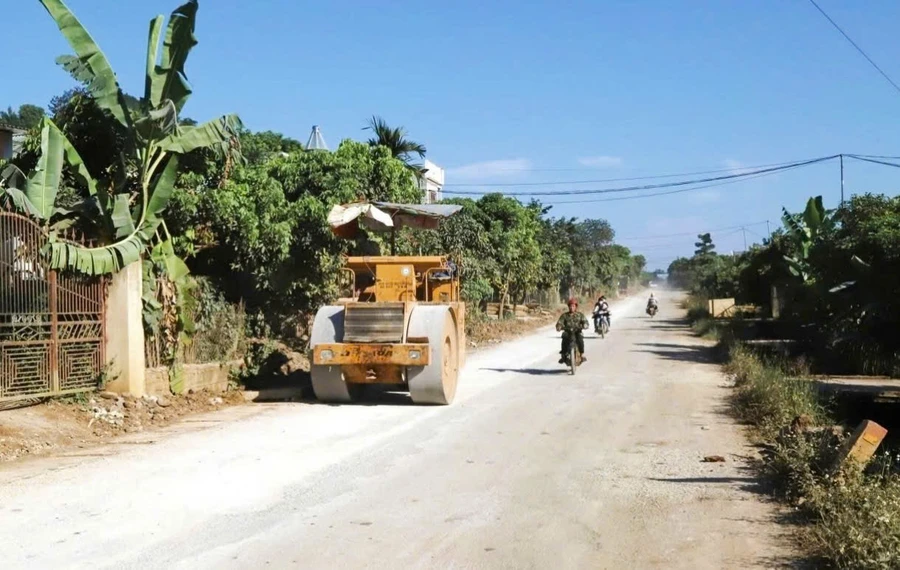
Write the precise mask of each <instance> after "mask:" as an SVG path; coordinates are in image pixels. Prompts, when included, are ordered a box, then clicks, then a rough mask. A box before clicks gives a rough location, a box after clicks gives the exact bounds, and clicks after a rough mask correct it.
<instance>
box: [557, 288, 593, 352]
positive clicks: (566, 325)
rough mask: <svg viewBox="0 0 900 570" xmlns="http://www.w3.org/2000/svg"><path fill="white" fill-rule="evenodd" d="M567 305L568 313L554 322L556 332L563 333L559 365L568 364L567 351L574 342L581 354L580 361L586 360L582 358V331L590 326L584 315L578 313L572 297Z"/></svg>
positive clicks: (576, 304) (575, 302)
mask: <svg viewBox="0 0 900 570" xmlns="http://www.w3.org/2000/svg"><path fill="white" fill-rule="evenodd" d="M567 305H568V306H569V311H568V312H567V313H563V314H562V315H560V317H559V320H558V321H556V330H558V331H562V333H563V334H562V350H561V351H560V355H561V356H560V359H559V363H560V364H568V363H569V351H570V350H571V348H572V342H575V345H576V346H577V347H578V351H579V352H581V361H582V362H584V361H586V360H587V358H585V356H584V334H583V333H582V331H583V330H585V329H587V328H589V327H590V324H589V323H588V321H587V317H585V316H584V313H581V312H580V311H578V301H577V300H576V299H575V298H574V297H573V298H571V299H569V301H568V303H567Z"/></svg>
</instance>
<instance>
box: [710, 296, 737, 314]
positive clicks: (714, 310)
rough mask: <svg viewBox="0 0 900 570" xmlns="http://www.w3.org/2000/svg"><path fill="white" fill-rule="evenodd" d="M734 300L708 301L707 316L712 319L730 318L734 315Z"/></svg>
mask: <svg viewBox="0 0 900 570" xmlns="http://www.w3.org/2000/svg"><path fill="white" fill-rule="evenodd" d="M734 306H735V303H734V299H710V300H709V314H710V315H712V316H713V317H730V316H731V315H732V314H733V313H734Z"/></svg>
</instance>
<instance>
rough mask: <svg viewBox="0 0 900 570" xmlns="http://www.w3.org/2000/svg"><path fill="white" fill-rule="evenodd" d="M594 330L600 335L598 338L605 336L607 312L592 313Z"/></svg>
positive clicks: (606, 331)
mask: <svg viewBox="0 0 900 570" xmlns="http://www.w3.org/2000/svg"><path fill="white" fill-rule="evenodd" d="M594 332H595V333H597V334H599V335H600V338H606V333H608V332H609V313H595V314H594Z"/></svg>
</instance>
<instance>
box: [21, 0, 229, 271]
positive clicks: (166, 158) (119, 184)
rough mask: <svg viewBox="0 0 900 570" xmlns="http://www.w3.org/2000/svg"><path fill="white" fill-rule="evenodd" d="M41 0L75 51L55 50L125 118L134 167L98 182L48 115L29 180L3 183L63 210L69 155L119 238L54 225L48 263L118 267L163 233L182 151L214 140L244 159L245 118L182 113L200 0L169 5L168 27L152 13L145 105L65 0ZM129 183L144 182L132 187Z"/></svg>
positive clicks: (35, 203) (28, 202) (31, 200)
mask: <svg viewBox="0 0 900 570" xmlns="http://www.w3.org/2000/svg"><path fill="white" fill-rule="evenodd" d="M40 2H41V4H43V6H44V7H45V8H46V9H47V12H48V13H49V14H50V16H51V17H52V18H53V19H54V21H55V22H56V24H57V25H58V27H59V29H60V32H62V35H63V36H64V37H65V38H66V40H67V41H68V42H69V45H70V46H71V48H72V50H73V51H74V52H75V55H65V56H62V57H60V58H58V59H57V62H58V63H59V64H60V65H61V66H62V67H63V68H64V69H66V70H67V71H68V72H69V73H71V74H72V76H73V77H75V79H76V80H78V81H80V82H82V83H84V84H85V85H86V87H87V90H88V92H89V93H90V94H91V96H92V97H93V98H94V100H95V101H96V102H97V104H98V105H99V106H100V107H101V108H102V109H104V110H106V111H108V112H109V113H111V115H112V116H113V117H115V119H116V120H117V121H118V122H119V123H121V124H122V125H123V126H124V127H125V129H126V131H127V133H128V145H127V154H128V156H123V157H122V162H123V164H125V163H128V164H134V165H135V166H136V167H135V168H132V169H127V168H123V169H122V172H124V173H126V174H125V175H124V176H120V177H119V180H117V181H109V183H104V184H99V183H98V179H97V178H95V177H94V176H92V174H91V173H89V172H88V171H87V168H86V167H85V166H84V163H83V161H82V160H81V158H80V157H79V156H78V153H77V151H75V149H74V147H73V146H72V145H71V144H70V143H69V141H68V140H67V139H66V137H65V135H64V134H63V133H62V132H60V130H59V129H58V128H56V126H55V125H53V123H52V121H50V120H49V119H46V120H45V121H44V126H43V129H44V130H43V132H42V145H41V157H40V161H39V163H38V168H37V169H36V170H35V172H34V173H33V174H32V175H31V176H30V177H29V178H28V183H27V184H26V185H25V189H24V190H21V189H18V188H7V189H6V192H7V195H8V196H10V198H11V199H12V200H13V201H14V202H15V203H16V204H17V205H18V206H19V207H20V208H21V209H23V210H24V211H26V212H28V213H29V214H31V215H33V216H35V217H38V218H39V219H42V220H47V221H48V223H49V221H50V219H51V218H52V217H53V216H54V214H55V213H62V214H64V212H55V210H54V207H53V203H54V200H55V196H56V193H57V192H58V189H59V184H60V180H61V170H62V164H63V162H64V161H65V162H67V163H68V164H69V165H70V166H72V167H73V169H74V171H75V172H76V174H77V176H78V177H79V178H80V179H81V180H82V181H83V183H84V185H85V186H86V188H87V191H88V194H89V195H90V198H89V202H90V204H91V205H92V207H93V208H94V210H95V212H98V213H99V214H100V216H101V217H102V218H103V219H104V220H106V222H107V224H108V225H109V226H111V228H112V230H113V232H112V233H113V235H114V238H113V239H112V240H110V241H111V242H112V243H107V244H104V245H101V246H99V247H84V246H80V245H76V244H73V243H69V242H65V241H62V240H58V239H56V238H55V236H54V234H53V233H51V240H50V246H49V253H50V262H51V265H52V267H54V268H56V269H62V268H71V269H76V270H78V271H80V272H83V273H87V274H90V275H101V274H108V273H114V272H116V271H119V270H120V269H122V268H123V267H125V266H127V265H129V264H131V263H133V262H135V261H138V260H139V259H140V258H141V255H142V254H143V253H144V252H145V250H146V249H147V248H148V246H149V245H150V243H151V242H152V241H153V240H154V238H159V231H160V228H161V226H162V231H163V233H165V226H164V224H163V219H162V214H163V211H164V210H165V208H166V205H167V203H168V201H169V199H170V198H171V196H172V192H173V190H174V184H175V176H176V173H177V171H178V158H179V155H183V154H187V153H189V152H192V151H194V150H196V149H202V148H208V149H213V150H215V151H218V152H222V153H227V154H230V155H231V156H232V157H236V158H237V159H238V160H240V150H239V146H238V145H237V133H238V131H239V129H240V128H241V123H240V119H238V117H237V116H236V115H225V116H222V117H219V118H218V119H215V120H213V121H210V122H207V123H204V124H201V125H197V126H182V125H180V124H179V114H180V113H181V110H182V108H183V107H184V105H185V103H186V102H187V100H188V98H189V96H190V95H191V87H190V85H189V84H188V82H187V77H186V75H185V71H184V66H185V62H186V60H187V57H188V54H189V53H190V51H191V49H192V48H193V47H194V46H195V45H197V40H196V38H195V36H194V25H195V21H196V14H197V7H198V4H197V1H196V0H190V1H189V2H186V3H185V4H183V5H181V6H180V7H178V8H177V9H175V10H174V11H173V12H172V13H171V15H170V17H169V21H168V25H167V26H166V27H165V36H163V24H164V23H165V21H164V17H163V16H161V15H160V16H157V17H156V18H154V19H153V20H152V21H151V22H150V32H149V41H148V45H147V58H146V62H145V66H146V67H145V75H146V76H145V82H144V94H143V97H142V98H141V100H140V106H139V108H138V109H131V108H129V106H128V105H126V100H125V96H124V93H123V91H122V89H121V87H120V86H119V83H118V80H117V78H116V75H115V73H114V72H113V70H112V67H111V66H110V64H109V61H108V60H107V59H106V56H105V55H104V54H103V52H102V51H101V50H100V48H99V47H98V46H97V44H96V43H95V42H94V40H93V39H92V38H91V36H90V34H89V33H88V32H87V30H85V29H84V27H83V26H82V25H81V23H80V22H79V21H78V19H77V18H76V17H75V16H74V14H72V12H71V11H70V10H69V9H68V8H67V7H66V5H65V4H64V3H63V2H62V1H61V0H40ZM100 180H101V181H103V182H107V181H105V180H103V179H100ZM132 188H137V189H138V190H137V191H136V192H132V191H131V189H132ZM50 227H51V229H52V228H53V226H52V225H51V226H50ZM160 239H161V238H160Z"/></svg>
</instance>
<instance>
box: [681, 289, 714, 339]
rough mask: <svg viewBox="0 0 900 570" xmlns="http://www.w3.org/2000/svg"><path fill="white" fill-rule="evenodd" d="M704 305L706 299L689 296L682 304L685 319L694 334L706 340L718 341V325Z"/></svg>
mask: <svg viewBox="0 0 900 570" xmlns="http://www.w3.org/2000/svg"><path fill="white" fill-rule="evenodd" d="M706 303H707V301H706V299H704V298H702V297H698V296H696V295H690V296H688V297H687V299H685V301H684V302H683V303H682V308H683V309H685V310H687V318H688V320H689V321H690V322H691V330H693V331H694V334H696V335H697V336H699V337H701V338H704V339H706V340H720V330H719V329H720V327H719V324H718V323H717V322H716V320H715V319H714V318H712V316H711V315H710V314H709V309H708V308H707V304H706Z"/></svg>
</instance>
